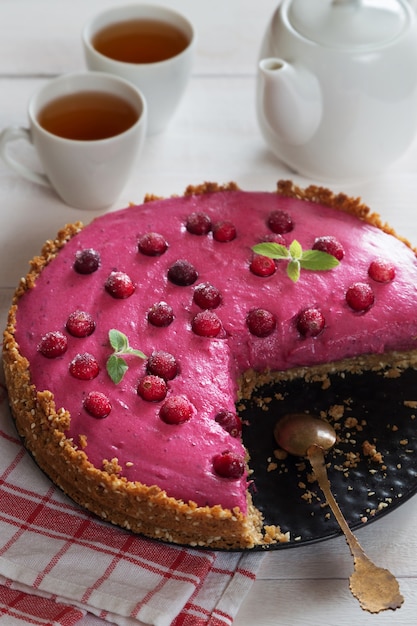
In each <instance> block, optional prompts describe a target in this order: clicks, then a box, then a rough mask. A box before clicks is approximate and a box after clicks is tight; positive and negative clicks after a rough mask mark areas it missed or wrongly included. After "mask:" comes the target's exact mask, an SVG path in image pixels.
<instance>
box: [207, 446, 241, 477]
mask: <svg viewBox="0 0 417 626" xmlns="http://www.w3.org/2000/svg"><path fill="white" fill-rule="evenodd" d="M213 469H214V471H215V472H216V474H218V475H219V476H221V477H222V478H234V479H237V478H240V477H241V476H243V474H244V472H245V460H244V459H243V458H242V457H241V456H239V455H238V454H236V453H235V452H230V451H229V450H226V451H225V452H222V453H221V454H216V455H215V456H214V457H213Z"/></svg>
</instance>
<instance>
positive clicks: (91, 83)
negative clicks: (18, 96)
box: [0, 72, 147, 210]
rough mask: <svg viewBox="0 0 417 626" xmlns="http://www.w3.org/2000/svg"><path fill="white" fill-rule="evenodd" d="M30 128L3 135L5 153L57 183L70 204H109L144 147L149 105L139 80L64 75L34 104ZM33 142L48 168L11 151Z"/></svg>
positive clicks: (22, 170) (22, 168) (34, 176)
mask: <svg viewBox="0 0 417 626" xmlns="http://www.w3.org/2000/svg"><path fill="white" fill-rule="evenodd" d="M28 115H29V123H30V127H29V128H24V127H10V128H7V129H5V130H4V131H3V132H2V133H1V134H0V156H1V157H2V158H3V160H4V161H5V162H6V164H7V165H9V166H10V167H11V168H12V169H14V170H15V171H16V172H18V173H19V174H21V175H22V176H23V177H25V178H27V179H29V180H31V181H32V182H35V183H39V184H41V185H46V186H48V187H53V188H54V189H55V191H56V192H57V193H58V195H59V196H61V198H62V199H63V200H64V202H66V203H67V204H69V205H70V206H73V207H77V208H79V209H91V210H94V209H97V210H98V209H103V208H106V207H109V206H110V205H111V204H113V202H114V201H115V200H116V199H117V197H118V196H119V194H120V193H121V191H122V189H123V187H124V186H125V184H126V182H127V180H128V178H129V175H130V173H131V171H132V168H133V166H134V164H135V161H136V159H137V157H138V155H139V153H140V150H141V148H142V145H143V142H144V137H145V134H146V121H147V110H146V102H145V99H144V97H143V96H142V94H141V93H140V92H139V90H138V89H136V87H134V85H131V84H130V83H128V82H127V81H125V80H123V79H121V78H119V77H117V76H112V75H107V74H103V73H99V72H82V73H75V74H67V75H64V76H60V77H59V78H56V79H54V80H52V81H50V82H48V83H47V84H46V85H44V87H43V88H42V89H41V90H40V91H39V92H38V93H37V94H35V95H34V96H33V97H32V99H31V100H30V103H29V108H28ZM17 139H24V140H26V141H28V142H29V143H31V144H33V146H34V148H35V150H36V153H37V155H38V157H39V160H40V162H41V164H42V166H43V169H44V172H45V174H43V173H39V172H36V171H34V170H32V169H30V168H29V167H27V166H26V165H24V164H23V163H21V162H19V161H18V160H17V158H16V157H12V156H11V154H10V153H9V150H8V147H9V143H10V142H12V141H15V140H17Z"/></svg>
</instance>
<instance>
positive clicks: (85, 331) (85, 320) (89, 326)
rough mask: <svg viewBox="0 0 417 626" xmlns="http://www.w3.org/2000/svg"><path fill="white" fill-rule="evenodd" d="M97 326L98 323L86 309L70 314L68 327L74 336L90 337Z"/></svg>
mask: <svg viewBox="0 0 417 626" xmlns="http://www.w3.org/2000/svg"><path fill="white" fill-rule="evenodd" d="M95 327H96V323H95V321H94V320H93V318H92V317H91V315H90V314H89V313H86V312H85V311H78V310H77V311H74V312H73V313H71V315H69V317H68V319H67V323H66V329H67V331H68V332H69V334H70V335H72V336H73V337H88V336H89V335H91V334H92V333H93V332H94V330H95Z"/></svg>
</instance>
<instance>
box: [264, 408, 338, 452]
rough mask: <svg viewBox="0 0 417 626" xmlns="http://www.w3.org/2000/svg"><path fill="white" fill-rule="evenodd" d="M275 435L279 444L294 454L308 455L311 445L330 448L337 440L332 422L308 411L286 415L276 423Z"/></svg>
mask: <svg viewBox="0 0 417 626" xmlns="http://www.w3.org/2000/svg"><path fill="white" fill-rule="evenodd" d="M274 436H275V440H276V442H277V444H278V445H279V446H280V447H281V448H282V449H283V450H286V451H287V452H289V454H293V455H294V456H307V451H308V449H309V448H310V446H311V445H313V444H314V445H316V446H318V447H319V448H321V449H322V450H330V448H332V447H333V446H334V444H335V442H336V432H335V430H334V428H333V426H332V425H331V424H329V423H328V422H325V421H324V420H322V419H320V418H318V417H313V416H312V415H309V414H308V413H293V414H288V415H284V417H282V418H281V419H280V420H278V422H277V423H276V426H275V429H274Z"/></svg>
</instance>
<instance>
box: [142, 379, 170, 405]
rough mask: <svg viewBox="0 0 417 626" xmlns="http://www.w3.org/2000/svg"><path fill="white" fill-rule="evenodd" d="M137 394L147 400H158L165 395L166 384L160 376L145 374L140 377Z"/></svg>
mask: <svg viewBox="0 0 417 626" xmlns="http://www.w3.org/2000/svg"><path fill="white" fill-rule="evenodd" d="M137 391H138V395H140V397H141V398H143V399H144V400H147V401H148V402H160V401H161V400H163V399H164V398H165V396H166V395H167V391H168V388H167V384H166V382H165V381H164V379H163V378H161V377H160V376H155V375H154V374H147V375H146V376H144V377H143V378H141V379H140V381H139V384H138V389H137Z"/></svg>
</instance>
